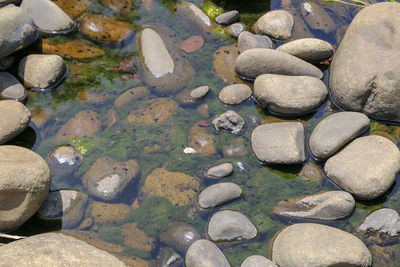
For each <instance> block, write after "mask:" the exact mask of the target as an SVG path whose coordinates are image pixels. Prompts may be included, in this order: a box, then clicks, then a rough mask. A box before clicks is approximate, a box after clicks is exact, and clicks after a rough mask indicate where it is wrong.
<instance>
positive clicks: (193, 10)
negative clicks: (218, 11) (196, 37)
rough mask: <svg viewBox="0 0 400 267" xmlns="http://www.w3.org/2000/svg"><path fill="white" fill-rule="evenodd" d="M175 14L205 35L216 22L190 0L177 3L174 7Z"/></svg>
mask: <svg viewBox="0 0 400 267" xmlns="http://www.w3.org/2000/svg"><path fill="white" fill-rule="evenodd" d="M174 11H175V14H176V15H177V16H178V17H181V18H182V20H184V22H183V23H187V24H189V25H191V26H192V29H194V30H195V31H196V30H197V31H200V32H201V33H202V34H203V35H204V36H206V35H207V32H210V31H211V30H212V29H213V28H214V27H215V23H214V22H213V21H211V19H210V18H209V17H208V16H207V15H206V14H205V13H204V12H203V10H201V9H200V8H199V7H198V6H196V5H195V4H193V3H190V2H183V3H180V4H177V5H176V6H175V8H174Z"/></svg>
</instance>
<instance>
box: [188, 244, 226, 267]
mask: <svg viewBox="0 0 400 267" xmlns="http://www.w3.org/2000/svg"><path fill="white" fill-rule="evenodd" d="M185 266H186V267H205V266H207V267H230V266H231V265H230V264H229V262H228V260H227V259H226V258H225V255H224V254H223V253H222V251H221V250H220V249H219V248H218V247H217V246H216V245H215V244H214V243H213V242H210V241H208V240H205V239H200V240H198V241H196V242H194V243H193V244H192V245H191V246H190V248H189V249H188V251H187V253H186V257H185Z"/></svg>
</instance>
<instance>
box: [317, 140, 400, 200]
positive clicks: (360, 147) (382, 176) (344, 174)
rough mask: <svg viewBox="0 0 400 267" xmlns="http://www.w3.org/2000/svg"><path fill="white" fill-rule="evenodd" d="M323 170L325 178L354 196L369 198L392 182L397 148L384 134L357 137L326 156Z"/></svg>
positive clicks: (399, 159) (398, 164) (398, 163)
mask: <svg viewBox="0 0 400 267" xmlns="http://www.w3.org/2000/svg"><path fill="white" fill-rule="evenodd" d="M324 170H325V174H326V176H327V177H328V178H329V179H331V180H332V181H333V182H334V183H336V184H337V185H338V186H340V187H341V188H343V189H344V190H345V191H347V192H349V193H351V194H352V195H354V196H355V197H357V198H361V199H373V198H377V197H379V196H380V195H382V194H383V193H385V192H386V191H387V190H388V189H389V188H390V186H391V185H392V184H393V182H394V181H395V179H396V174H397V173H398V172H399V170H400V151H399V149H398V148H397V146H396V145H395V144H393V143H392V142H391V141H389V140H387V139H386V138H384V137H381V136H366V137H361V138H357V139H356V140H354V141H353V142H351V143H350V144H349V145H348V146H346V147H345V148H344V149H343V150H342V151H340V152H339V153H338V154H336V155H334V156H333V157H331V158H329V159H328V161H327V162H326V163H325V166H324Z"/></svg>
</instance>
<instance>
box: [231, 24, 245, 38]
mask: <svg viewBox="0 0 400 267" xmlns="http://www.w3.org/2000/svg"><path fill="white" fill-rule="evenodd" d="M246 30H247V27H246V25H244V24H243V23H241V22H238V23H234V24H232V25H230V26H228V27H227V28H226V32H227V33H228V34H229V35H230V36H233V37H238V36H239V35H240V33H241V32H243V31H246Z"/></svg>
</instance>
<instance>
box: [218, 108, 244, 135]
mask: <svg viewBox="0 0 400 267" xmlns="http://www.w3.org/2000/svg"><path fill="white" fill-rule="evenodd" d="M211 124H212V125H213V126H214V128H215V130H217V131H221V130H226V131H229V132H231V133H233V134H239V133H240V132H241V131H242V130H243V129H244V127H245V124H246V122H245V121H244V119H243V118H242V117H241V116H240V115H239V114H237V113H236V112H235V111H233V110H228V111H227V112H225V113H222V114H221V115H219V116H217V117H216V118H214V119H213V120H212V121H211Z"/></svg>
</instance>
